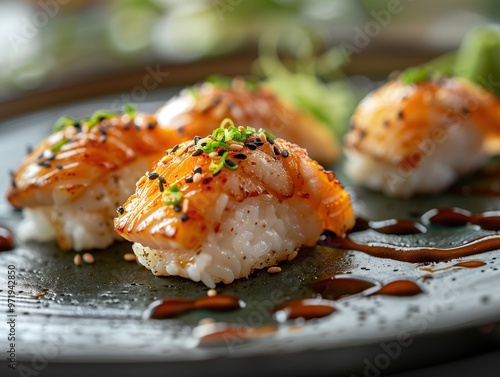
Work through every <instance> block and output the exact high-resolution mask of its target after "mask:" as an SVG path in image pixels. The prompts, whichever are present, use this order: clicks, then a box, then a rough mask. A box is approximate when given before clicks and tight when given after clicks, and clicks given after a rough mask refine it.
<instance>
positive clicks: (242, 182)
mask: <svg viewBox="0 0 500 377" xmlns="http://www.w3.org/2000/svg"><path fill="white" fill-rule="evenodd" d="M225 125H228V127H225ZM353 225H354V215H353V210H352V207H351V203H350V199H349V195H348V194H347V193H346V191H344V189H343V188H342V186H341V184H340V183H339V181H338V180H337V179H336V178H335V176H334V174H333V173H332V172H327V171H325V170H324V169H323V168H322V167H321V166H320V165H319V164H318V163H317V162H316V161H314V160H312V159H310V158H309V157H308V155H307V152H306V151H305V150H304V149H302V148H300V147H298V146H297V145H295V144H292V143H290V142H288V141H285V140H283V139H274V137H273V136H272V135H271V134H270V133H268V132H267V131H260V132H257V131H255V129H253V128H251V127H247V128H243V127H241V126H240V127H235V126H234V125H233V123H232V121H229V120H225V121H224V122H223V124H222V126H221V127H219V128H217V129H216V130H215V131H214V132H213V134H212V135H211V136H208V137H205V138H203V139H199V138H195V140H191V141H188V142H185V143H182V144H180V145H179V147H178V148H177V149H176V150H175V151H172V152H171V153H169V154H167V155H165V156H164V157H163V158H162V159H161V160H160V161H159V162H158V163H157V165H156V166H155V167H154V169H153V170H152V171H151V172H149V173H148V174H147V175H145V176H143V177H142V178H141V179H140V180H139V181H138V183H137V189H136V192H135V194H133V195H132V196H131V197H130V198H129V199H128V200H127V201H126V202H125V204H123V211H122V213H121V214H120V215H118V216H117V218H116V219H115V229H116V231H117V232H118V234H120V235H121V236H123V237H124V238H126V239H127V240H129V241H132V242H134V244H133V250H134V253H135V254H136V255H137V257H138V261H139V262H140V263H141V264H143V265H144V266H145V267H146V268H148V269H149V270H151V271H152V273H153V274H155V275H162V276H171V275H176V276H182V277H185V278H188V279H191V280H193V281H202V282H203V283H204V284H206V285H207V286H208V287H214V286H215V284H216V283H218V282H224V283H226V284H228V283H231V282H232V281H233V280H235V279H238V278H242V277H246V276H248V275H250V274H251V273H252V271H253V270H255V269H262V268H265V267H269V266H274V265H276V264H277V263H278V262H280V261H284V260H286V259H288V258H290V259H292V258H293V257H294V255H296V253H295V251H296V249H297V248H299V247H301V246H313V245H316V243H317V241H318V239H319V238H320V236H321V233H322V232H323V231H324V230H325V229H328V230H330V231H332V232H335V233H336V234H338V235H344V234H345V232H346V231H347V230H348V229H350V228H351V227H352V226H353Z"/></svg>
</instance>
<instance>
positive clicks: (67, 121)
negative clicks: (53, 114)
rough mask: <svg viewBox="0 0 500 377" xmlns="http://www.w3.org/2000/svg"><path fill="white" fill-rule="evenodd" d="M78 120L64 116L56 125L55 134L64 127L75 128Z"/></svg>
mask: <svg viewBox="0 0 500 377" xmlns="http://www.w3.org/2000/svg"><path fill="white" fill-rule="evenodd" d="M75 123H76V120H74V119H73V118H70V117H68V116H62V117H60V118H59V119H58V120H56V122H55V123H54V127H53V129H52V130H53V132H58V131H61V130H62V129H63V128H64V127H68V126H73V125H74V124H75Z"/></svg>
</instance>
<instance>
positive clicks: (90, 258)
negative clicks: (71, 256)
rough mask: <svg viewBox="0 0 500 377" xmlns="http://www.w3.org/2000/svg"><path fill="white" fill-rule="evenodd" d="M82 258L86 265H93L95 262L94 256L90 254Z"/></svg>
mask: <svg viewBox="0 0 500 377" xmlns="http://www.w3.org/2000/svg"><path fill="white" fill-rule="evenodd" d="M82 258H83V261H84V262H85V263H88V264H92V263H94V262H95V259H94V256H93V255H92V254H90V253H85V254H83V256H82Z"/></svg>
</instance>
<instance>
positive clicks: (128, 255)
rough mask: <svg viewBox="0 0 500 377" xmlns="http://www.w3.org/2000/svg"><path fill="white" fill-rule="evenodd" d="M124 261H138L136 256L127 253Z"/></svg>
mask: <svg viewBox="0 0 500 377" xmlns="http://www.w3.org/2000/svg"><path fill="white" fill-rule="evenodd" d="M123 259H125V260H126V261H127V262H134V261H136V260H137V257H136V256H135V254H132V253H127V254H125V255H124V256H123Z"/></svg>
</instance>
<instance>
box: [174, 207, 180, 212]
mask: <svg viewBox="0 0 500 377" xmlns="http://www.w3.org/2000/svg"><path fill="white" fill-rule="evenodd" d="M181 210H182V208H181V206H174V211H175V212H180V211H181Z"/></svg>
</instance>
